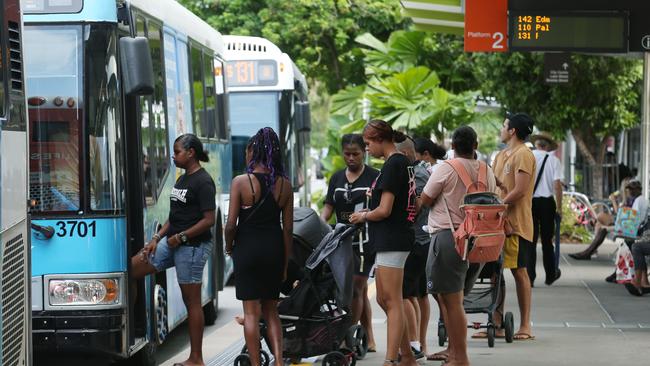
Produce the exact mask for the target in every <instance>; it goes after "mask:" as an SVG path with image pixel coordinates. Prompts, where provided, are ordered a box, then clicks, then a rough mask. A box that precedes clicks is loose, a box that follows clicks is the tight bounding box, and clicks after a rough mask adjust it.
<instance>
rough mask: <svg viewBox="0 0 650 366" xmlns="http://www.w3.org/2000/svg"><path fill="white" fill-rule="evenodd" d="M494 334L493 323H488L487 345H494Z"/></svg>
mask: <svg viewBox="0 0 650 366" xmlns="http://www.w3.org/2000/svg"><path fill="white" fill-rule="evenodd" d="M495 336H496V329H494V325H492V324H489V325H488V328H487V339H488V347H490V348H492V347H494V338H495Z"/></svg>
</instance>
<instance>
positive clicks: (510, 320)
mask: <svg viewBox="0 0 650 366" xmlns="http://www.w3.org/2000/svg"><path fill="white" fill-rule="evenodd" d="M503 327H504V328H505V332H506V342H508V343H512V341H513V339H514V336H515V318H514V316H513V315H512V313H511V312H509V311H508V312H507V313H506V316H505V317H504V318H503Z"/></svg>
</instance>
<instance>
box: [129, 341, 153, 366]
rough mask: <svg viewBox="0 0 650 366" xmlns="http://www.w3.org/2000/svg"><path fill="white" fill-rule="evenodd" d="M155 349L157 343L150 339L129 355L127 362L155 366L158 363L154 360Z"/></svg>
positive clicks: (142, 365)
mask: <svg viewBox="0 0 650 366" xmlns="http://www.w3.org/2000/svg"><path fill="white" fill-rule="evenodd" d="M157 350H158V345H157V344H156V342H154V341H151V342H149V343H147V345H146V346H144V347H143V348H142V349H141V350H140V351H138V353H136V354H135V355H134V356H133V357H131V358H130V359H129V362H128V364H129V365H133V366H136V365H137V366H156V365H158V362H157V361H156V351H157Z"/></svg>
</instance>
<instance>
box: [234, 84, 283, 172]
mask: <svg viewBox="0 0 650 366" xmlns="http://www.w3.org/2000/svg"><path fill="white" fill-rule="evenodd" d="M228 95H229V97H228V98H229V99H228V101H229V103H228V110H229V114H230V126H231V127H230V128H231V135H232V159H233V161H232V168H233V174H234V175H237V174H242V173H243V172H244V171H245V169H246V158H245V157H246V144H247V143H248V139H249V138H250V137H251V136H253V135H254V134H256V133H257V131H258V130H259V129H260V128H263V127H271V128H273V129H274V130H275V132H276V133H277V134H278V135H279V134H280V130H279V119H280V118H279V116H280V113H279V106H280V101H279V99H280V95H279V93H278V92H232V91H231V92H230V93H229V94H228Z"/></svg>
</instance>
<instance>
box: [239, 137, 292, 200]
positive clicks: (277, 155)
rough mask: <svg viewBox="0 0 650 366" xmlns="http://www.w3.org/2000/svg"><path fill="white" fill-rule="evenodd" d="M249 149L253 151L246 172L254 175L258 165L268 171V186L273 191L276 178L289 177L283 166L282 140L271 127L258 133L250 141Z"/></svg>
mask: <svg viewBox="0 0 650 366" xmlns="http://www.w3.org/2000/svg"><path fill="white" fill-rule="evenodd" d="M247 149H250V150H251V154H252V155H251V161H250V162H249V163H248V167H247V169H246V171H247V172H248V173H252V172H253V169H254V168H255V165H258V164H259V165H262V166H264V167H265V168H266V169H268V170H269V175H268V176H267V179H266V186H267V187H268V188H269V189H273V186H274V185H275V179H276V177H284V178H286V177H287V176H286V173H285V170H284V165H283V164H282V153H281V150H280V139H279V138H278V135H277V134H276V133H275V131H273V129H272V128H271V127H264V128H261V129H260V130H259V131H257V133H256V134H255V136H253V137H251V138H250V140H249V141H248V146H247Z"/></svg>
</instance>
